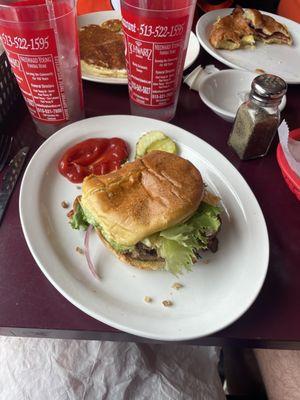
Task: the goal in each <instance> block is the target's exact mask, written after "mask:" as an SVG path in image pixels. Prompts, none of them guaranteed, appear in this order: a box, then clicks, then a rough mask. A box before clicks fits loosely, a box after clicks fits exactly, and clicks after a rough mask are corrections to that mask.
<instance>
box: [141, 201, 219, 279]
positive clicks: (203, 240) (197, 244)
mask: <svg viewBox="0 0 300 400" xmlns="http://www.w3.org/2000/svg"><path fill="white" fill-rule="evenodd" d="M219 215H220V209H219V207H215V206H211V205H209V204H207V203H204V202H202V203H201V205H200V207H199V208H198V210H197V211H196V213H195V214H193V216H192V217H191V218H190V219H189V220H187V221H186V222H185V223H181V224H178V225H176V226H174V227H172V228H169V229H166V230H164V231H162V232H160V233H159V234H155V235H152V236H151V237H150V238H148V240H149V241H150V243H151V244H152V246H155V247H156V248H157V250H158V253H159V255H160V256H161V257H163V258H164V259H165V261H166V267H165V268H166V269H167V270H168V271H170V272H172V273H173V274H175V275H178V274H180V273H182V271H183V269H184V268H185V269H186V270H188V271H189V270H190V269H191V266H192V264H193V261H194V260H195V259H196V256H195V252H197V251H199V250H205V249H207V244H208V240H209V236H211V235H213V234H215V233H216V232H217V231H218V230H219V228H220V225H221V222H220V219H219Z"/></svg>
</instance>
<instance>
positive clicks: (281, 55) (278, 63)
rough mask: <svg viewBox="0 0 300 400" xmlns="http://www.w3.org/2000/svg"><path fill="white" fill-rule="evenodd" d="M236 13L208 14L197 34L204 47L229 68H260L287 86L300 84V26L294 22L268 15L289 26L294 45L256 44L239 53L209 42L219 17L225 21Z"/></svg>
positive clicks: (228, 10)
mask: <svg viewBox="0 0 300 400" xmlns="http://www.w3.org/2000/svg"><path fill="white" fill-rule="evenodd" d="M231 12H232V8H225V9H223V10H215V11H210V12H208V13H206V14H204V15H203V16H202V17H201V18H200V19H199V21H198V22H197V25H196V34H197V37H198V39H199V42H200V44H201V46H203V47H204V49H205V50H206V51H207V52H208V53H209V54H211V55H212V56H213V57H215V58H216V59H217V60H219V61H221V62H222V63H224V64H225V65H227V66H228V67H231V68H237V69H246V70H248V71H251V72H255V70H256V69H257V68H259V69H262V70H263V71H265V72H266V73H271V74H275V75H278V76H280V77H281V78H283V79H284V80H285V81H286V82H287V83H295V84H296V83H300V67H299V66H300V24H297V23H296V22H294V21H291V20H290V19H287V18H284V17H281V16H279V15H274V14H271V13H268V12H265V11H262V13H263V14H266V15H270V16H271V17H273V18H275V19H276V20H277V21H278V22H280V23H281V24H284V25H286V26H287V28H288V30H289V32H290V33H291V35H292V37H293V42H294V43H293V45H292V46H287V45H279V44H264V43H262V42H258V43H256V46H255V48H248V49H247V48H246V49H238V50H233V51H230V50H220V49H215V48H214V47H213V46H212V45H211V44H210V42H209V32H210V30H211V28H212V25H213V23H214V22H215V21H216V19H217V17H224V16H225V15H228V14H230V13H231Z"/></svg>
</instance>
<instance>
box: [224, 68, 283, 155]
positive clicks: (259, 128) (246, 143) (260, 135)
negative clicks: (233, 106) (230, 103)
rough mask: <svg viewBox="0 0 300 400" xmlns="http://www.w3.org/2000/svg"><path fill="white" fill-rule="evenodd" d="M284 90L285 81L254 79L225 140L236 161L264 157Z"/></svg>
mask: <svg viewBox="0 0 300 400" xmlns="http://www.w3.org/2000/svg"><path fill="white" fill-rule="evenodd" d="M286 91H287V84H286V82H285V81H284V80H283V79H281V78H280V77H278V76H276V75H271V74H263V75H259V76H257V77H256V78H254V80H253V81H252V84H251V92H250V94H249V99H248V100H247V101H245V102H244V103H243V104H241V105H240V107H239V109H238V111H237V114H236V117H235V121H234V125H233V128H232V131H231V133H230V136H229V139H228V144H229V146H231V147H232V148H233V149H234V150H235V152H236V153H237V154H238V156H239V157H240V159H242V160H249V159H253V158H258V157H262V156H264V155H266V154H267V152H268V150H269V147H270V145H271V143H272V140H273V138H274V136H275V134H276V132H277V128H278V125H279V123H280V111H279V108H278V106H279V104H280V102H281V100H282V97H283V96H284V94H285V93H286Z"/></svg>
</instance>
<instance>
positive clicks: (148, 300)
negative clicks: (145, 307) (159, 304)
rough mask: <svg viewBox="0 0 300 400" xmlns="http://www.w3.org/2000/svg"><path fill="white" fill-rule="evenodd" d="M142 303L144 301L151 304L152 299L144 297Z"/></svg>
mask: <svg viewBox="0 0 300 400" xmlns="http://www.w3.org/2000/svg"><path fill="white" fill-rule="evenodd" d="M144 301H145V302H146V303H151V302H152V297H150V296H145V297H144Z"/></svg>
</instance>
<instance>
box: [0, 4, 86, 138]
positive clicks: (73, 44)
mask: <svg viewBox="0 0 300 400" xmlns="http://www.w3.org/2000/svg"><path fill="white" fill-rule="evenodd" d="M0 38H1V40H2V43H3V46H4V49H5V51H6V54H7V57H8V59H9V61H10V64H11V67H12V70H13V72H14V74H15V76H16V79H17V81H18V84H19V87H20V89H21V91H22V94H23V97H24V99H25V101H26V103H27V106H28V109H29V111H30V113H31V116H32V118H33V120H34V122H35V124H36V127H37V130H38V133H39V134H41V135H42V136H43V137H45V138H47V137H49V136H50V135H51V134H52V133H54V132H56V131H57V130H58V129H60V128H62V127H63V126H65V125H66V124H69V123H70V122H73V121H76V120H78V119H81V118H83V116H84V112H83V96H82V83H81V71H80V57H79V46H78V31H77V21H76V7H75V0H55V1H54V0H26V1H9V0H0Z"/></svg>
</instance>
